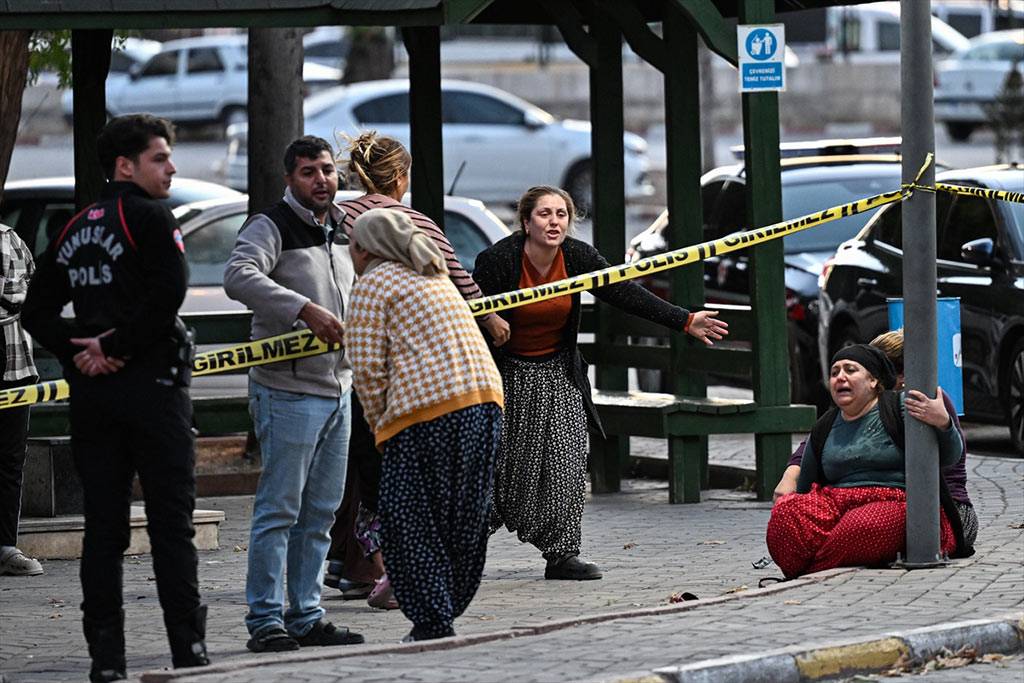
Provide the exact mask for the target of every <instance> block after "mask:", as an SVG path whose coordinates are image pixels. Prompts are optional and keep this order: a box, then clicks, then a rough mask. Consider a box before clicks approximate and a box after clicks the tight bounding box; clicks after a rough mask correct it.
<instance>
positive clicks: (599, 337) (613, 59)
mask: <svg viewBox="0 0 1024 683" xmlns="http://www.w3.org/2000/svg"><path fill="white" fill-rule="evenodd" d="M590 35H591V36H592V37H593V38H594V41H595V43H596V47H597V55H596V57H597V58H596V60H595V63H594V64H593V65H591V67H590V120H591V125H592V126H593V128H592V131H591V136H590V147H591V158H592V159H593V162H592V163H593V166H592V168H593V173H594V178H593V202H592V209H591V210H592V216H593V225H594V246H595V247H596V248H597V250H598V251H600V252H601V254H602V255H603V256H604V257H605V258H606V259H608V260H609V261H610V262H611V263H622V259H623V256H624V255H625V253H626V234H625V226H626V199H625V192H624V191H623V187H624V186H625V170H624V169H623V161H622V157H623V149H622V133H623V126H624V124H623V114H622V34H621V32H620V31H619V28H618V27H617V26H616V25H615V23H614V21H612V19H611V18H610V17H608V16H607V15H606V14H605V13H604V12H593V14H592V16H591V17H590ZM596 313H597V332H596V334H595V341H596V342H597V343H598V344H611V343H612V342H613V341H614V339H615V335H616V332H615V330H614V327H613V326H612V324H611V320H610V316H609V315H608V313H609V311H608V310H607V309H606V308H605V307H604V306H603V305H598V306H597V310H596ZM626 373H627V370H626V368H621V367H610V366H608V365H598V366H597V370H596V375H597V376H596V380H597V387H598V388H599V389H626V388H627V374H626ZM612 444H614V445H615V446H616V447H617V450H618V461H619V465H620V468H624V467H625V466H626V465H627V464H628V463H629V438H628V437H627V438H623V439H616V440H614V441H613V442H612ZM604 457H605V461H606V462H607V460H608V459H613V458H614V457H615V456H614V455H613V454H609V453H605V455H604ZM607 484H608V486H609V487H610V490H613V491H617V490H618V489H619V486H618V484H619V482H618V481H617V478H616V477H609V481H608V482H607Z"/></svg>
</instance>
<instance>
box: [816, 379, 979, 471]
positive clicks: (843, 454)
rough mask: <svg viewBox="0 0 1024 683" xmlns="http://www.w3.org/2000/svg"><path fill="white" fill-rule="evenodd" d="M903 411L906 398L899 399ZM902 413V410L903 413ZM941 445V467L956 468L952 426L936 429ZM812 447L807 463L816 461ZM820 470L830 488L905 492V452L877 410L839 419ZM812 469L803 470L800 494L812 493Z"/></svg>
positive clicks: (959, 447)
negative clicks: (865, 487)
mask: <svg viewBox="0 0 1024 683" xmlns="http://www.w3.org/2000/svg"><path fill="white" fill-rule="evenodd" d="M900 408H901V409H902V408H903V396H902V395H900ZM901 412H902V410H901ZM935 433H936V436H937V437H938V445H939V466H940V467H948V466H950V465H952V464H954V463H955V462H956V461H957V460H958V459H959V458H960V456H961V455H962V453H963V441H961V439H960V433H959V432H958V431H957V430H956V429H954V428H953V426H952V424H950V426H949V428H948V429H944V430H943V429H936V430H935ZM812 448H813V446H812V445H811V443H810V441H808V442H807V448H806V450H805V451H804V459H803V461H802V462H807V458H808V457H814V454H813V452H812ZM821 467H822V470H823V471H824V473H825V481H826V482H827V483H828V485H829V486H839V487H851V486H890V487H895V488H901V489H902V488H906V472H905V462H904V455H903V451H902V450H900V449H899V448H898V447H897V446H896V444H894V443H893V441H892V439H891V438H889V434H888V432H886V431H885V425H884V424H882V418H881V415H880V413H879V411H878V406H877V405H876V406H875V407H874V408H872V409H871V410H869V411H868V412H867V413H866V414H864V415H862V416H861V417H859V418H857V419H856V420H852V421H850V422H847V421H846V420H844V419H843V415H842V413H839V414H838V415H836V419H835V422H833V423H832V431H830V432H829V435H828V439H826V440H825V452H824V454H823V455H822V457H821ZM813 470H814V468H813V467H803V466H802V465H801V467H800V478H799V480H798V482H797V490H798V491H809V490H810V488H811V484H812V483H813V481H812V480H811V478H812V477H813V476H814V472H813Z"/></svg>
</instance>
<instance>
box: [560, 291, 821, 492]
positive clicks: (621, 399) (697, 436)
mask: <svg viewBox="0 0 1024 683" xmlns="http://www.w3.org/2000/svg"><path fill="white" fill-rule="evenodd" d="M708 308H719V309H720V317H721V318H722V319H724V320H727V321H728V322H729V330H730V334H729V341H728V343H727V344H726V343H723V342H719V344H716V346H715V347H710V348H708V347H704V346H703V345H700V346H698V343H697V342H693V343H692V346H690V347H687V348H684V349H682V351H681V353H680V354H679V355H681V356H682V358H683V360H684V361H685V367H686V369H687V370H688V371H690V372H704V373H708V374H712V373H713V374H715V375H719V376H728V377H742V376H744V375H749V373H750V372H752V356H753V354H752V353H751V350H750V338H751V330H752V325H751V317H752V316H751V313H750V307H749V306H726V305H722V306H711V305H709V306H708ZM605 314H606V315H608V316H609V317H610V321H609V326H610V328H611V329H614V330H615V331H616V337H615V341H614V342H613V343H611V344H608V343H604V344H596V343H581V344H580V349H581V351H582V352H583V354H584V356H585V357H586V358H587V359H588V361H590V362H592V363H593V364H595V365H599V366H601V365H605V366H607V365H611V366H615V367H633V368H650V369H659V370H662V371H663V372H668V371H670V369H671V367H672V349H671V348H670V347H669V345H668V340H667V337H665V331H664V329H663V328H661V327H659V326H657V325H653V324H651V323H648V322H646V321H644V320H640V319H638V318H635V317H633V316H630V315H627V314H624V313H622V312H620V311H616V310H613V309H608V310H606V311H605ZM593 317H594V316H593V310H592V309H590V310H587V309H585V311H584V322H583V326H582V328H581V329H582V331H583V332H590V331H592V330H593V329H594V321H593ZM639 337H645V338H647V339H648V341H649V340H651V339H654V340H656V341H657V340H659V339H660V341H661V343H655V345H653V346H652V345H650V344H649V343H648V344H643V345H642V344H639V343H636V342H635V340H636V339H637V338H639ZM593 399H594V405H595V406H596V408H597V411H598V414H599V415H600V417H601V422H602V424H603V425H604V430H605V434H606V437H605V438H603V439H602V438H601V437H600V436H595V435H592V436H591V441H590V462H589V466H590V474H591V490H592V491H594V492H595V493H607V492H614V491H618V490H619V489H620V483H621V472H622V470H623V467H624V465H625V464H626V463H627V462H628V457H629V437H630V436H642V437H652V438H660V439H667V440H668V457H669V502H671V503H697V502H700V489H701V488H702V486H706V483H707V479H708V461H707V436H708V435H709V434H784V433H791V432H802V431H807V430H809V429H810V428H811V425H813V424H814V419H815V409H814V407H813V406H805V405H788V406H758V405H757V404H756V403H755V402H753V401H748V400H738V399H724V398H708V397H706V396H687V395H673V394H663V393H651V392H642V391H611V390H606V389H594V390H593ZM758 460H759V461H758V468H761V467H762V466H763V465H762V463H761V462H760V458H759V459H758ZM776 476H777V475H776Z"/></svg>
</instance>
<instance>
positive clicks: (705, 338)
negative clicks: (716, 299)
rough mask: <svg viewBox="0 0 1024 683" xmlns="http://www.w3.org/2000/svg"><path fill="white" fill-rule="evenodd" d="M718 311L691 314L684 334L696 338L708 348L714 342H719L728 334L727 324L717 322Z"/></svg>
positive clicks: (722, 321)
mask: <svg viewBox="0 0 1024 683" xmlns="http://www.w3.org/2000/svg"><path fill="white" fill-rule="evenodd" d="M716 316H718V311H699V312H697V313H694V314H693V319H692V320H691V321H690V326H689V327H688V328H687V330H686V333H687V334H688V335H690V336H691V337H696V338H697V339H700V340H701V341H702V342H704V343H705V344H707V345H708V346H714V345H715V342H714V341H712V340H713V339H714V340H720V339H722V338H724V337H725V336H726V335H728V334H729V323H727V322H725V321H724V320H719V319H718V318H717V317H716Z"/></svg>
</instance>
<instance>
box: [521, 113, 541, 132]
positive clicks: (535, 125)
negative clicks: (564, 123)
mask: <svg viewBox="0 0 1024 683" xmlns="http://www.w3.org/2000/svg"><path fill="white" fill-rule="evenodd" d="M523 125H524V126H526V127H527V128H529V129H530V130H540V129H541V128H543V127H544V125H545V124H544V122H543V121H542V120H540V119H539V118H537V117H536V116H534V115H533V113H532V112H526V113H525V114H524V115H523Z"/></svg>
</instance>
